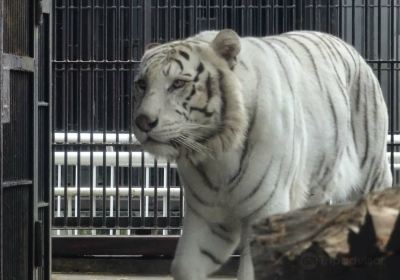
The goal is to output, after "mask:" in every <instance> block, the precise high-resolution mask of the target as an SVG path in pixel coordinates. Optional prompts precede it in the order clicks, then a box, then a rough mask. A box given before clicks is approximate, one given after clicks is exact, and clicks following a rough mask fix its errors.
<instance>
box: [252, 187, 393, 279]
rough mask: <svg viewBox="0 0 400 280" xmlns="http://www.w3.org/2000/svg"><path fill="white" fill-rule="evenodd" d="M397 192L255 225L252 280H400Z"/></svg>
mask: <svg viewBox="0 0 400 280" xmlns="http://www.w3.org/2000/svg"><path fill="white" fill-rule="evenodd" d="M399 214H400V189H398V188H393V189H388V190H386V191H383V192H379V193H378V192H377V193H371V194H369V195H367V196H365V197H364V198H362V199H361V200H360V201H358V202H353V203H348V204H341V205H333V206H326V205H323V206H317V207H312V208H306V209H300V210H297V211H292V212H289V213H285V214H281V215H275V216H271V217H269V218H268V219H265V220H263V221H261V222H260V223H258V224H257V225H255V226H254V237H253V241H252V256H253V263H254V268H255V275H256V279H268V280H271V279H285V280H291V279H296V280H302V279H307V280H310V279H324V280H329V279H335V280H337V279H341V280H342V279H352V280H354V279H363V280H365V279H385V280H387V279H400V278H399V275H400V215H399Z"/></svg>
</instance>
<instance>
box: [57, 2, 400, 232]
mask: <svg viewBox="0 0 400 280" xmlns="http://www.w3.org/2000/svg"><path fill="white" fill-rule="evenodd" d="M54 2H55V3H54V23H53V24H54V31H55V34H54V57H53V85H54V91H53V92H54V98H53V100H54V102H53V104H54V106H53V116H54V118H53V121H54V123H53V127H54V131H53V147H54V156H53V159H54V160H53V163H54V167H53V174H54V175H53V194H54V198H53V226H54V234H55V235H63V234H80V235H84V234H89V235H92V234H116V235H118V234H121V235H122V234H124V235H125V234H127V235H141V234H152V235H159V234H160V235H170V234H179V233H180V226H181V223H182V216H183V206H184V203H183V200H184V196H183V192H182V187H181V184H180V182H179V178H178V175H177V173H176V168H175V165H174V163H168V162H166V161H162V160H156V159H154V158H153V157H152V156H150V155H148V154H147V153H144V152H143V151H142V150H141V148H140V146H139V145H138V144H137V143H136V142H135V137H134V135H133V134H132V125H131V123H132V109H131V108H132V91H133V87H132V81H133V79H134V73H135V68H136V67H137V65H138V63H139V60H140V57H141V55H142V53H143V50H144V46H145V45H146V44H147V43H150V42H167V41H171V40H175V39H179V38H185V37H188V36H190V35H193V34H195V33H197V32H199V31H201V30H208V29H221V28H232V29H234V30H236V31H237V32H238V33H239V34H240V35H254V36H264V35H269V34H277V33H281V32H285V31H289V30H298V29H311V30H320V31H325V32H330V33H332V34H335V35H337V36H339V37H341V38H343V39H345V40H346V41H347V42H349V43H351V44H352V45H354V46H355V47H356V48H357V49H358V50H359V51H360V52H361V53H362V55H363V56H364V57H365V58H366V59H367V60H368V62H369V63H370V65H371V66H372V67H373V69H374V71H375V74H376V75H377V77H378V78H379V80H380V82H381V85H382V88H383V91H384V95H385V100H386V102H387V104H388V107H389V112H390V131H391V132H392V134H391V135H390V136H388V141H389V142H388V143H389V145H388V148H389V149H388V151H389V158H391V163H392V168H393V170H394V169H395V168H396V169H397V167H400V166H397V165H395V163H397V162H398V163H400V153H399V154H397V153H396V152H397V151H398V149H397V147H398V144H400V138H399V139H398V138H397V137H398V136H397V135H395V134H397V133H398V131H399V117H400V115H399V110H398V104H399V100H398V98H399V95H398V94H397V92H398V90H399V76H400V75H399V66H400V54H399V52H400V44H399V38H400V1H396V0H392V1H391V0H382V1H379V0H370V1H368V0H353V1H351V0H342V1H340V0H333V1H332V0H313V1H311V0H287V1H285V0H283V1H278V0H259V1H256V0H237V1H235V0H233V1H228V0H214V1H213V0H159V1H155V0H153V1H144V0H142V1H138V0H55V1H54ZM390 155H391V157H390ZM396 174H397V172H396ZM397 177H398V176H396V178H397ZM397 181H398V179H396V182H397Z"/></svg>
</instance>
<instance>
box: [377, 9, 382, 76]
mask: <svg viewBox="0 0 400 280" xmlns="http://www.w3.org/2000/svg"><path fill="white" fill-rule="evenodd" d="M381 21H382V3H381V1H378V32H377V33H378V42H377V43H378V50H377V52H378V60H381V58H382V48H381V46H382V32H381V29H382V22H381ZM381 66H382V63H381V61H378V69H377V71H378V80H379V82H381V78H382V77H381V74H382V73H381V72H382V71H381Z"/></svg>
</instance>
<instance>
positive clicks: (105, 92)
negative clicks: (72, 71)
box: [102, 1, 108, 227]
mask: <svg viewBox="0 0 400 280" xmlns="http://www.w3.org/2000/svg"><path fill="white" fill-rule="evenodd" d="M103 5H104V6H103V11H104V14H103V28H104V30H103V40H104V49H103V61H107V60H108V52H107V49H108V48H107V44H108V40H107V36H108V34H107V27H108V15H107V14H108V3H107V2H106V1H104V3H103ZM107 78H108V75H107V65H104V69H103V113H104V116H103V118H104V119H103V205H102V207H103V208H102V210H103V224H102V225H103V227H106V222H107V221H106V212H107V211H106V210H107V209H106V198H107V197H106V195H107V194H106V185H107V166H106V164H107V162H106V156H107V145H106V144H105V143H106V142H107V139H106V132H107V117H108V116H107V111H108V108H107Z"/></svg>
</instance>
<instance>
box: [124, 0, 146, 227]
mask: <svg viewBox="0 0 400 280" xmlns="http://www.w3.org/2000/svg"><path fill="white" fill-rule="evenodd" d="M142 8H143V7H142ZM128 15H130V16H128V22H129V26H128V37H129V47H128V59H129V60H134V57H133V51H132V49H133V46H132V37H133V32H132V25H133V5H132V1H129V13H128ZM132 68H133V67H129V70H128V94H129V97H128V98H129V107H128V108H129V109H128V112H129V118H128V130H129V145H128V152H129V163H128V227H129V228H131V227H132V208H133V207H132V204H133V203H132V172H133V170H132V144H133V143H132V142H133V139H132V133H133V131H132V118H133V106H132V101H133V100H132V94H133V92H132V90H133V88H132V76H133V69H132Z"/></svg>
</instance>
